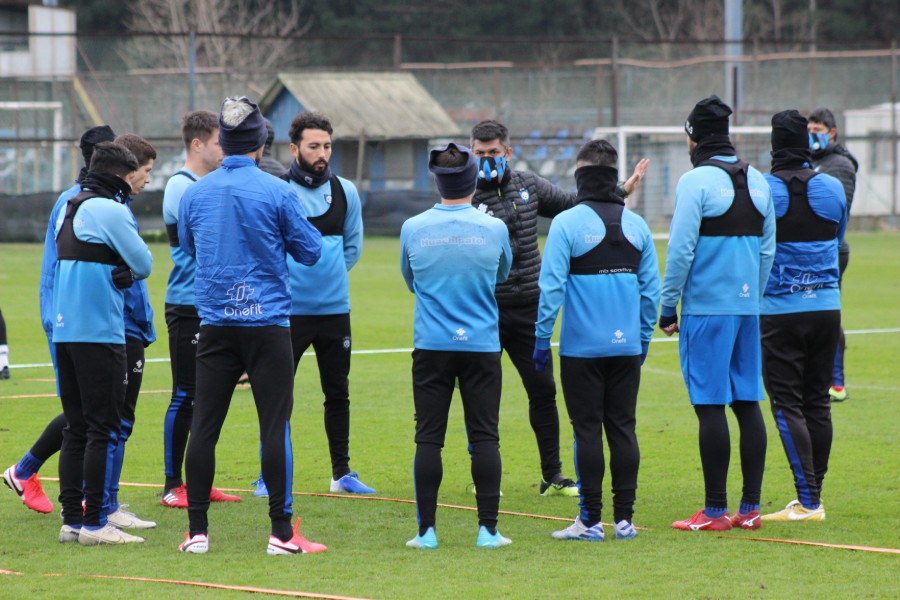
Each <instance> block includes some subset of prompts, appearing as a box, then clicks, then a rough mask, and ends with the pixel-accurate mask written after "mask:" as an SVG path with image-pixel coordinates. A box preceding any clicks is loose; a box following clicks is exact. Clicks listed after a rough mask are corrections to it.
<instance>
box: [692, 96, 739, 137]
mask: <svg viewBox="0 0 900 600" xmlns="http://www.w3.org/2000/svg"><path fill="white" fill-rule="evenodd" d="M730 114H731V107H729V106H728V105H727V104H725V103H724V102H722V100H721V99H719V97H718V96H710V97H709V98H704V99H703V100H701V101H700V102H698V103H697V105H696V106H694V110H692V111H691V114H689V115H688V118H687V121H685V123H684V130H685V131H686V132H687V134H688V136H690V138H691V139H692V140H694V141H695V142H699V141H700V140H702V139H703V138H705V137H706V136H709V135H728V116H729V115H730Z"/></svg>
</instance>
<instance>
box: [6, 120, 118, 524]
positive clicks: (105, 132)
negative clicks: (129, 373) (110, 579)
mask: <svg viewBox="0 0 900 600" xmlns="http://www.w3.org/2000/svg"><path fill="white" fill-rule="evenodd" d="M115 138H116V134H115V133H113V130H112V129H111V128H110V127H109V126H108V125H100V126H97V127H91V128H90V129H88V130H87V131H85V132H84V133H83V134H82V136H81V140H80V141H79V147H80V149H81V154H82V157H83V158H84V166H83V167H82V168H81V171H80V172H79V174H78V179H76V180H75V184H74V185H73V186H72V187H70V188H69V189H67V190H66V191H64V192H63V193H62V194H60V195H59V198H58V199H57V200H56V204H54V205H53V209H52V210H51V211H50V218H49V220H48V222H47V232H46V234H45V235H44V254H43V258H42V261H41V283H40V305H41V324H42V325H43V327H44V333H45V334H46V335H47V345H48V347H49V348H50V360H51V361H52V362H53V370H54V371H56V346H55V345H54V344H53V321H54V320H55V314H54V312H53V279H54V276H55V275H56V222H57V221H58V220H59V213H60V212H62V211H63V209H64V208H65V207H66V205H67V204H68V202H69V200H70V199H72V198H74V197H75V196H76V195H78V193H80V192H81V182H82V181H83V180H84V178H85V177H86V176H87V172H88V168H89V167H90V166H91V157H92V156H93V155H94V146H95V145H96V144H99V143H100V142H111V141H113V140H114V139H115ZM56 375H57V388H56V391H57V395H58V394H59V383H58V381H59V374H58V373H57V374H56ZM65 427H66V415H65V414H64V413H60V414H59V415H58V416H57V417H56V418H54V419H53V420H51V421H50V422H49V423H48V424H47V426H46V427H45V428H44V431H43V432H42V433H41V435H40V436H39V437H38V439H37V440H36V441H35V442H34V445H33V446H31V448H30V449H29V450H28V452H26V453H25V455H24V456H23V457H22V458H21V459H19V462H17V463H16V464H14V465H13V466H11V467H9V468H8V469H7V470H6V471H5V472H4V473H3V481H4V483H6V486H7V487H8V488H9V489H11V490H12V491H14V492H15V493H16V494H17V495H18V496H19V497H20V498H21V499H22V503H23V504H25V506H27V507H28V508H30V509H31V510H34V511H37V512H40V513H50V512H53V502H51V501H50V498H48V497H47V494H46V493H44V488H43V486H42V485H41V480H40V476H39V475H38V472H39V471H40V469H41V467H42V466H43V465H44V462H46V461H47V460H48V459H49V458H50V457H51V456H53V455H54V454H56V453H57V452H59V450H60V448H61V447H62V439H63V429H65Z"/></svg>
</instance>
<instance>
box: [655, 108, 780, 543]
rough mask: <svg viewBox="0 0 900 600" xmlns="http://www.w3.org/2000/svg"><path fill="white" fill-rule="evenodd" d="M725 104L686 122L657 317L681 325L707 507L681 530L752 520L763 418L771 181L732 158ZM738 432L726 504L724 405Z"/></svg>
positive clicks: (663, 323) (666, 324)
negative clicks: (686, 155)
mask: <svg viewBox="0 0 900 600" xmlns="http://www.w3.org/2000/svg"><path fill="white" fill-rule="evenodd" d="M730 114H731V108H729V107H728V106H727V105H726V104H725V103H724V102H722V101H721V100H720V99H719V98H718V97H717V96H710V97H709V98H705V99H703V100H701V101H700V102H698V103H697V105H696V106H695V107H694V109H693V110H692V111H691V114H690V115H688V118H687V121H686V122H685V125H684V129H685V131H686V132H687V135H688V150H689V151H690V155H691V163H692V164H693V165H694V169H693V170H691V171H688V172H687V173H685V174H684V175H682V176H681V179H679V180H678V186H677V187H676V189H675V213H674V214H673V215H672V224H671V227H670V229H669V247H668V251H667V255H666V275H665V278H664V279H663V291H662V296H661V301H660V317H659V326H660V328H661V329H662V330H663V332H665V334H666V335H672V334H674V333H676V332H678V331H679V325H678V316H677V312H676V307H677V305H678V301H679V299H680V300H681V314H682V320H681V321H682V322H681V326H680V331H681V336H680V338H679V351H680V353H681V371H682V374H683V375H684V381H685V385H686V386H687V390H688V395H689V396H690V399H691V404H692V405H693V406H694V411H695V412H696V413H697V419H698V420H699V421H700V462H701V464H702V465H703V480H704V485H705V488H706V503H705V507H704V508H703V509H701V510H699V511H697V512H696V513H695V514H694V515H693V516H692V517H690V518H689V519H685V520H682V521H676V522H674V523H672V527H674V528H675V529H682V530H686V531H725V530H728V529H731V528H732V527H737V526H739V527H742V528H744V529H756V528H758V527H759V502H760V501H759V498H760V493H761V489H762V478H763V470H764V469H765V463H766V426H765V422H764V421H763V418H762V412H760V410H759V403H760V401H762V399H763V390H762V382H761V381H760V372H761V358H760V348H759V303H760V300H761V298H762V292H763V290H764V289H765V286H766V280H767V279H768V277H769V270H770V269H771V268H772V259H773V257H774V255H775V216H774V212H773V209H772V194H771V192H770V191H769V185H768V184H767V183H766V180H765V178H764V177H763V176H762V174H761V173H759V171H757V170H756V169H754V168H753V167H751V166H750V165H748V164H747V163H746V162H744V161H742V160H740V159H738V157H737V153H736V152H735V149H734V146H733V145H732V144H731V138H729V136H728V116H729V115H730ZM727 405H731V409H732V410H733V411H734V414H735V416H736V417H737V421H738V427H739V428H740V432H741V472H742V474H743V477H744V485H743V495H742V497H741V504H740V509H739V510H738V513H737V514H736V515H734V518H731V517H730V516H729V513H728V497H727V489H726V483H727V479H728V463H729V462H730V460H731V442H730V439H729V432H728V421H727V419H726V417H725V406H727Z"/></svg>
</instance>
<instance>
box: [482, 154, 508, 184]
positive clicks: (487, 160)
mask: <svg viewBox="0 0 900 600" xmlns="http://www.w3.org/2000/svg"><path fill="white" fill-rule="evenodd" d="M504 173H506V157H505V156H498V157H497V158H493V157H490V156H483V157H482V158H480V159H479V160H478V179H481V180H483V181H500V180H501V179H503V174H504Z"/></svg>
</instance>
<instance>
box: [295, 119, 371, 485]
mask: <svg viewBox="0 0 900 600" xmlns="http://www.w3.org/2000/svg"><path fill="white" fill-rule="evenodd" d="M333 131H334V130H333V129H332V127H331V123H330V122H329V120H328V118H327V117H326V116H325V115H323V114H321V113H317V112H303V113H299V114H298V115H297V116H296V117H294V120H293V121H292V122H291V129H290V134H289V135H290V139H291V146H290V150H291V155H292V156H293V157H294V160H293V162H292V163H291V166H290V169H289V170H288V172H287V173H286V174H285V178H286V179H287V181H288V182H289V183H290V185H291V188H292V189H293V190H294V192H295V193H296V195H297V200H298V202H299V203H300V206H301V207H303V211H304V212H305V213H306V215H307V218H308V219H309V222H310V223H311V224H312V225H313V226H314V227H315V228H316V229H318V230H319V232H320V233H321V234H322V257H321V258H320V259H319V261H318V262H317V263H316V264H314V265H310V266H307V265H303V264H300V263H299V262H297V261H295V260H293V259H292V258H291V257H290V256H288V259H287V261H288V269H289V271H290V275H291V297H292V300H291V345H292V347H293V351H294V371H295V373H296V370H297V366H298V365H299V364H300V358H301V357H302V356H303V353H304V352H305V351H306V350H307V349H308V348H309V347H310V345H311V346H312V347H313V350H315V353H316V362H317V363H318V366H319V380H320V382H321V385H322V393H323V394H324V395H325V403H324V406H325V435H326V436H327V437H328V449H329V452H330V455H331V484H330V491H331V492H333V493H341V492H343V493H350V494H374V493H375V490H374V489H373V488H371V487H369V486H367V485H365V484H364V483H363V482H362V481H360V480H359V477H358V475H357V473H356V472H351V471H350V391H349V388H350V381H349V375H350V345H351V344H350V288H349V280H348V276H347V275H348V272H349V271H350V269H352V268H353V266H354V265H355V264H356V262H357V261H358V260H359V256H360V252H361V251H362V242H363V222H362V208H361V204H360V201H359V193H358V192H357V191H356V186H354V185H353V183H351V182H350V181H349V180H347V179H344V178H343V177H338V176H337V175H335V174H333V173H332V172H331V169H330V168H329V166H328V161H329V160H330V159H331V134H332V133H333Z"/></svg>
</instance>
